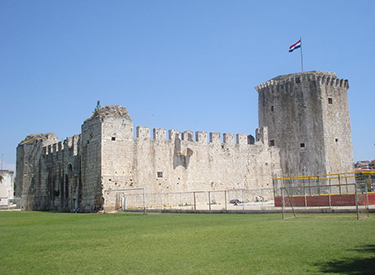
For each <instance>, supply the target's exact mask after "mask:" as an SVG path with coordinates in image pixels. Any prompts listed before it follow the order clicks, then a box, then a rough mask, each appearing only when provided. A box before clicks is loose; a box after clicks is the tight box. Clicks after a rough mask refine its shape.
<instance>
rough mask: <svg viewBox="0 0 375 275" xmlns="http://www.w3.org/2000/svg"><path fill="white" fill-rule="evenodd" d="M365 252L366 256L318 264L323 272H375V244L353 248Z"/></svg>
mask: <svg viewBox="0 0 375 275" xmlns="http://www.w3.org/2000/svg"><path fill="white" fill-rule="evenodd" d="M352 251H357V252H361V253H364V254H366V255H364V257H355V258H347V259H344V260H340V261H332V262H326V263H322V264H317V265H318V266H320V268H321V270H320V271H321V272H323V273H337V274H358V275H359V274H361V275H362V274H375V245H366V246H363V247H361V248H359V249H353V250H352Z"/></svg>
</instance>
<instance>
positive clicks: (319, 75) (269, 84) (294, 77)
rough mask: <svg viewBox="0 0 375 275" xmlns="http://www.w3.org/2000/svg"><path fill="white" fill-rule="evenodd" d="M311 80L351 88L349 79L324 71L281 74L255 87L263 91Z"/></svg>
mask: <svg viewBox="0 0 375 275" xmlns="http://www.w3.org/2000/svg"><path fill="white" fill-rule="evenodd" d="M310 81H317V82H318V83H319V84H320V85H329V86H333V87H340V88H346V89H349V82H348V80H347V79H339V78H337V76H336V74H335V73H331V72H322V71H311V72H302V73H296V74H287V75H280V76H277V77H275V78H272V79H271V80H268V81H266V82H264V83H262V84H260V85H258V86H255V89H256V90H257V91H258V92H260V91H262V90H263V89H276V90H279V89H284V88H285V89H287V87H288V86H289V85H295V84H300V83H305V82H310Z"/></svg>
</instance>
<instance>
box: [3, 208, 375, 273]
mask: <svg viewBox="0 0 375 275" xmlns="http://www.w3.org/2000/svg"><path fill="white" fill-rule="evenodd" d="M352 216H353V215H352ZM0 259H1V264H0V274H309V273H313V274H317V273H328V274H374V272H375V215H373V214H372V215H370V218H369V219H366V220H361V221H357V220H356V219H292V220H282V219H281V215H280V214H71V213H49V212H0Z"/></svg>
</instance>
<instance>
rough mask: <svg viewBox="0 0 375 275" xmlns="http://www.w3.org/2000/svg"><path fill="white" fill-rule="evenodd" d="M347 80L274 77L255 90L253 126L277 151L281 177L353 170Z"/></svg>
mask: <svg viewBox="0 0 375 275" xmlns="http://www.w3.org/2000/svg"><path fill="white" fill-rule="evenodd" d="M348 88H349V85H348V81H347V80H343V79H338V78H337V76H336V74H334V73H329V72H320V71H312V72H302V73H296V74H291V75H282V76H278V77H275V78H273V79H271V80H269V81H267V82H265V83H263V84H260V85H258V86H257V87H255V89H256V90H257V91H258V94H259V98H258V107H259V109H258V112H259V127H264V126H267V127H268V135H269V145H270V146H277V147H279V149H280V159H281V167H282V174H283V176H284V177H294V176H307V175H322V174H330V173H342V172H352V171H353V149H352V140H351V129H350V117H349V104H348V97H347V90H348Z"/></svg>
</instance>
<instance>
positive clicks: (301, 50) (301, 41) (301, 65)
mask: <svg viewBox="0 0 375 275" xmlns="http://www.w3.org/2000/svg"><path fill="white" fill-rule="evenodd" d="M299 40H300V41H301V69H302V72H303V55H302V37H300V38H299Z"/></svg>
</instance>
